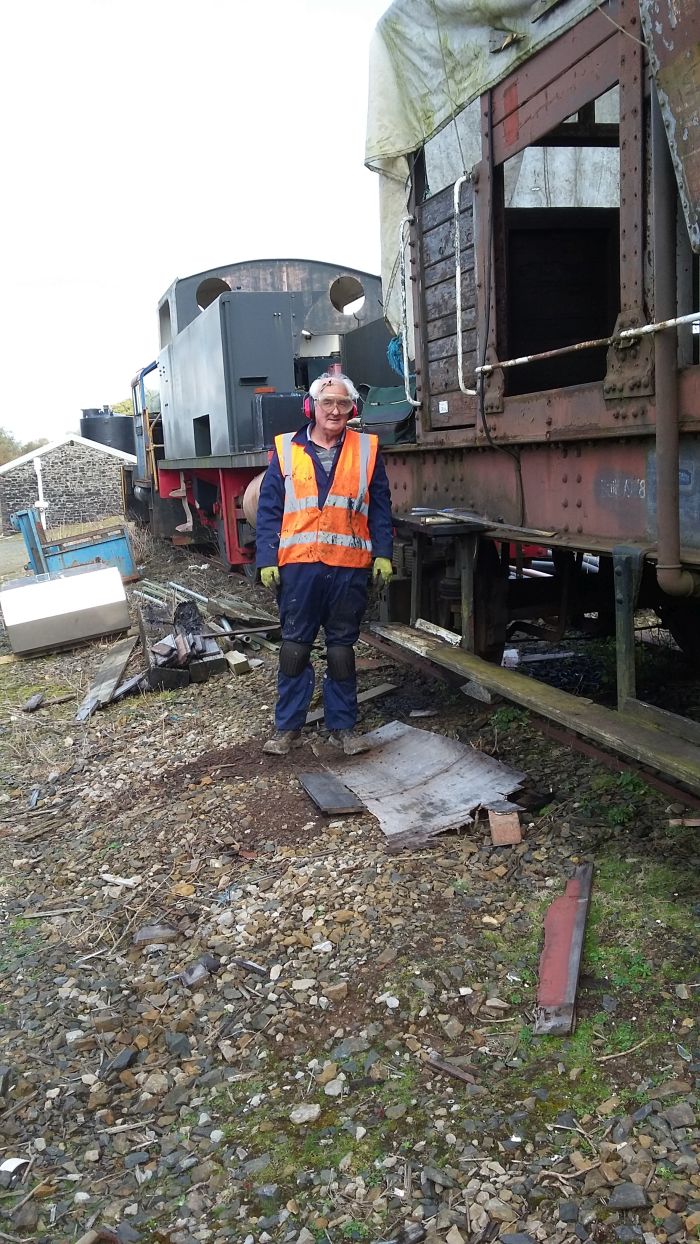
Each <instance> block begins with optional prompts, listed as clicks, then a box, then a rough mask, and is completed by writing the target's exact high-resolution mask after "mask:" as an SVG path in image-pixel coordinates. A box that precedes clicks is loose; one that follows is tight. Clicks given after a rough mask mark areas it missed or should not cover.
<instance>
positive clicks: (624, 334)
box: [474, 311, 700, 376]
mask: <svg viewBox="0 0 700 1244" xmlns="http://www.w3.org/2000/svg"><path fill="white" fill-rule="evenodd" d="M698 321H700V311H690V312H689V313H688V315H678V316H676V318H675V319H672V320H659V322H658V323H657V324H642V325H640V327H639V328H622V329H621V330H620V332H619V333H615V334H614V335H613V336H612V337H595V338H593V340H591V341H577V342H575V343H574V344H573V345H570V346H558V347H557V349H556V350H542V351H541V353H540V354H523V355H521V357H520V358H516V359H502V360H499V361H498V362H497V363H484V365H483V366H482V367H475V368H474V371H475V372H476V374H477V376H482V375H484V376H485V375H490V373H491V372H493V371H498V370H499V368H500V369H503V368H506V367H522V366H524V364H525V363H537V362H539V361H540V359H554V358H558V357H559V355H561V354H573V353H575V352H576V351H577V350H593V349H595V347H596V346H616V345H621V344H624V343H625V342H629V341H635V340H636V338H637V337H648V336H649V335H650V334H652V333H662V332H665V331H666V329H670V328H678V327H679V326H680V325H681V324H696V323H698Z"/></svg>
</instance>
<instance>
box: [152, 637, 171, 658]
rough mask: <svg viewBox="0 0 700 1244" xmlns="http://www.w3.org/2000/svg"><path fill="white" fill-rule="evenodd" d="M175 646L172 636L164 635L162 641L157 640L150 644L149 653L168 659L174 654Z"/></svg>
mask: <svg viewBox="0 0 700 1244" xmlns="http://www.w3.org/2000/svg"><path fill="white" fill-rule="evenodd" d="M176 647H177V644H176V642H175V636H174V635H166V636H165V638H164V639H159V640H158V642H157V643H155V644H151V652H155V654H156V656H158V657H170V656H172V654H173V653H174V652H175V650H176Z"/></svg>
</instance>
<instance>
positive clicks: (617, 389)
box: [603, 311, 654, 402]
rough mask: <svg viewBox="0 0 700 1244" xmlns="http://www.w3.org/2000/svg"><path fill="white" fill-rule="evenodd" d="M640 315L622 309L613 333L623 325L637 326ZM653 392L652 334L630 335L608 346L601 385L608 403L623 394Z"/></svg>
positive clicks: (633, 394) (616, 332) (639, 394)
mask: <svg viewBox="0 0 700 1244" xmlns="http://www.w3.org/2000/svg"><path fill="white" fill-rule="evenodd" d="M640 327H641V325H640V323H639V317H638V316H637V315H635V314H634V313H633V312H630V311H621V312H620V314H619V315H618V317H617V321H616V323H615V328H614V331H613V336H616V335H617V334H618V333H620V332H622V330H623V329H625V328H640ZM653 392H654V341H653V337H652V336H647V337H636V338H635V337H631V338H629V339H628V340H626V341H624V342H619V343H616V344H615V345H612V346H610V347H609V348H608V365H607V371H606V374H605V382H604V384H603V393H604V394H605V400H606V401H607V402H618V401H619V400H620V399H621V398H625V397H632V398H636V397H648V396H649V395H651V394H653Z"/></svg>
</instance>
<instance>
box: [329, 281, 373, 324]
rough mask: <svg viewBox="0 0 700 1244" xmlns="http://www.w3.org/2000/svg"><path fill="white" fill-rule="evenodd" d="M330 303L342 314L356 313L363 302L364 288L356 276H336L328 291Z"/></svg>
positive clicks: (360, 308)
mask: <svg viewBox="0 0 700 1244" xmlns="http://www.w3.org/2000/svg"><path fill="white" fill-rule="evenodd" d="M328 297H329V298H330V300H331V305H332V306H333V307H335V309H336V311H340V312H341V314H342V315H357V313H358V311H361V310H362V307H363V306H364V302H365V289H364V286H363V284H362V281H358V279H357V277H356V276H351V275H350V274H349V273H345V274H344V275H343V276H337V277H336V278H335V280H334V281H333V282H332V284H331V287H330V289H329V291H328Z"/></svg>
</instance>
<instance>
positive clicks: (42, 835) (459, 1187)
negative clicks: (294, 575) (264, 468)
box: [0, 542, 700, 1244]
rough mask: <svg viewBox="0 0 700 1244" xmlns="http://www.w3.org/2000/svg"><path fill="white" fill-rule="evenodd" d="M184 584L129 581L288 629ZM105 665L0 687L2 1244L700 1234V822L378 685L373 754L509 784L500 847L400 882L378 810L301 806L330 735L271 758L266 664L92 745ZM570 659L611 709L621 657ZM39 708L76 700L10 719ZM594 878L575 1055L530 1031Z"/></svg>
mask: <svg viewBox="0 0 700 1244" xmlns="http://www.w3.org/2000/svg"><path fill="white" fill-rule="evenodd" d="M1 544H2V542H0V545H1ZM203 564H204V563H202V562H197V563H194V562H193V560H192V558H191V555H189V556H186V555H184V554H177V553H173V552H171V551H169V550H167V551H166V550H163V549H156V550H154V553H153V557H152V560H151V562H150V563H149V565H148V566H147V573H148V576H149V577H150V578H152V579H159V580H161V581H163V582H165V581H166V580H167V579H168V578H175V579H177V580H178V581H179V582H186V583H188V584H189V585H190V586H191V587H193V588H194V589H195V590H197V591H201V592H204V593H205V594H206V593H207V592H210V593H214V592H215V591H217V590H218V591H222V590H224V588H225V589H226V590H228V591H229V592H231V591H235V592H236V594H239V595H244V596H246V598H247V599H248V600H249V601H257V602H258V604H259V605H260V606H261V607H263V608H265V609H267V610H269V609H270V608H271V600H270V598H269V596H268V595H267V594H266V593H265V592H264V591H263V590H262V589H261V588H255V587H252V586H251V585H250V584H247V583H245V582H244V581H243V580H241V579H232V578H231V577H230V576H229V577H227V576H225V575H224V574H223V572H221V571H219V570H217V569H216V567H214V566H210V567H209V568H207V569H203V568H201V567H202V566H203ZM137 590H138V587H137ZM134 603H136V602H135V600H134ZM108 646H109V645H108V643H107V642H104V643H100V644H92V645H87V646H85V647H83V648H81V649H77V650H75V651H73V652H68V653H56V654H51V655H47V656H43V657H40V658H35V659H31V660H24V661H14V662H12V661H11V662H8V663H6V664H4V665H3V666H2V667H0V675H1V678H2V686H1V689H0V745H1V748H2V752H1V754H0V915H1V918H2V929H3V937H2V949H1V950H0V973H1V974H0V982H1V984H0V991H1V992H0V1240H3V1239H32V1240H37V1241H42V1242H45V1244H49V1242H50V1244H64V1242H65V1244H67V1242H68V1241H76V1240H83V1239H84V1241H85V1244H87V1241H88V1240H89V1241H90V1244H98V1241H101V1240H102V1241H104V1240H107V1241H115V1240H120V1241H124V1242H128V1241H159V1242H160V1244H191V1242H192V1241H198V1240H209V1241H212V1244H221V1242H223V1241H235V1242H236V1244H267V1242H268V1241H272V1242H274V1244H277V1242H278V1241H288V1242H289V1244H292V1242H294V1244H313V1242H315V1241H326V1242H327V1244H342V1242H344V1241H348V1240H369V1241H374V1242H377V1241H385V1240H386V1241H388V1240H403V1241H405V1242H406V1244H409V1242H410V1244H413V1242H414V1241H415V1242H416V1244H417V1242H418V1241H419V1240H421V1239H426V1240H428V1241H438V1240H439V1241H446V1244H460V1242H461V1244H467V1242H473V1244H483V1242H484V1241H488V1240H494V1239H501V1240H503V1241H504V1242H505V1244H527V1242H528V1241H536V1240H538V1241H550V1240H552V1241H565V1240H575V1239H580V1240H589V1239H590V1240H596V1241H615V1240H621V1241H624V1240H640V1241H646V1244H653V1242H654V1241H659V1242H660V1244H665V1241H669V1240H670V1241H682V1240H686V1239H692V1238H695V1237H696V1235H697V1233H698V1227H699V1226H700V1168H699V1166H698V1140H699V1137H700V1132H699V1130H698V1097H697V1093H698V1074H699V1072H700V1058H699V1049H698V1047H699V1042H698V1013H697V1001H698V990H699V989H700V956H699V955H698V916H699V915H700V894H699V892H698V885H697V878H698V869H697V866H698V839H697V832H698V831H697V829H696V828H694V827H692V826H687V825H675V824H672V823H671V822H672V821H677V820H679V819H682V818H683V816H684V814H686V813H687V811H688V810H687V809H684V808H683V806H682V805H680V804H678V805H669V803H668V800H667V799H666V798H664V797H663V796H661V795H659V794H657V793H656V792H655V791H653V790H651V789H650V788H649V787H647V786H646V785H645V784H644V783H643V782H642V781H641V779H640V778H639V777H637V776H635V775H633V774H630V773H628V772H625V771H624V770H622V769H618V770H617V771H615V770H614V769H613V770H611V769H608V768H603V767H602V766H600V765H598V764H597V763H595V762H593V761H591V760H589V759H586V758H584V757H582V756H580V755H577V754H576V753H573V752H570V751H568V750H567V749H565V748H563V747H561V746H559V745H557V744H554V743H552V742H551V741H550V740H549V739H547V738H546V737H545V736H544V735H542V734H541V733H540V732H539V731H538V730H537V728H536V726H535V725H534V724H533V722H532V721H531V720H530V719H529V717H528V715H527V714H526V713H524V712H522V711H520V710H517V709H514V708H512V707H511V706H509V705H505V704H500V705H498V706H496V707H494V708H487V707H485V706H484V705H479V704H476V703H475V702H473V701H469V700H467V699H466V697H465V696H464V695H462V694H461V693H460V692H459V691H458V690H456V689H454V690H453V689H451V688H449V687H447V686H445V684H443V683H440V682H437V681H433V680H432V679H430V678H428V677H422V676H421V675H420V674H418V673H417V672H416V670H415V669H413V668H411V667H409V666H405V665H401V664H396V665H394V664H392V663H391V662H388V661H384V660H383V659H381V660H380V661H379V662H377V661H376V660H373V661H369V662H368V664H370V665H371V668H369V669H365V670H363V671H362V672H361V673H360V675H359V683H360V688H361V689H364V688H367V687H370V686H372V685H375V684H377V683H380V682H388V681H390V682H392V683H395V684H396V688H397V690H396V691H395V692H394V693H392V694H391V695H387V696H384V697H382V698H379V699H377V700H375V701H372V702H370V703H368V704H367V705H366V706H365V707H364V708H363V709H362V713H361V728H362V729H364V730H369V729H373V728H376V727H378V726H380V725H382V724H384V723H385V722H388V721H394V720H399V721H408V722H410V724H412V725H415V726H418V727H420V728H421V729H424V730H430V731H433V732H436V733H439V734H444V735H447V736H449V737H451V738H456V739H459V740H460V741H462V742H464V743H469V744H471V745H472V746H474V747H476V748H478V749H480V750H481V751H483V752H487V753H489V754H490V755H493V756H495V757H497V758H498V759H500V760H502V761H503V762H504V763H506V764H508V765H512V766H513V767H515V768H517V769H520V770H522V771H524V772H525V773H526V774H527V782H526V785H525V796H526V797H525V799H524V800H523V802H525V803H526V804H527V810H526V811H525V812H524V813H523V814H522V821H523V835H524V836H523V841H522V843H520V844H519V845H518V846H515V847H502V848H494V847H493V845H492V843H491V839H490V835H489V832H488V826H487V823H486V822H485V821H483V820H479V821H477V823H476V824H474V825H467V826H464V827H462V828H460V829H456V830H455V831H452V832H450V833H445V834H442V835H440V836H438V837H436V838H434V839H432V840H431V842H430V844H429V845H428V846H426V847H424V848H420V849H411V850H409V851H403V852H399V853H398V854H394V855H392V854H389V853H388V852H387V850H386V842H385V839H384V837H383V835H382V833H381V830H380V829H379V826H378V824H377V822H376V820H375V819H374V818H373V817H372V816H370V815H369V814H367V813H362V814H360V815H358V816H353V817H345V818H341V817H330V818H329V817H324V816H323V815H322V814H321V813H319V811H318V810H317V809H316V808H315V806H314V805H313V804H312V803H311V802H310V800H309V799H308V797H307V796H306V794H305V793H304V791H303V790H302V788H301V786H300V784H299V781H298V773H299V772H300V771H303V770H308V769H312V768H317V767H319V765H320V763H321V762H320V760H319V757H318V755H317V753H318V751H319V742H318V741H319V740H321V736H320V734H319V732H318V730H317V729H314V730H311V729H309V730H307V731H306V732H305V737H304V740H303V741H302V744H301V745H300V746H299V747H298V748H297V749H295V750H294V751H293V752H292V753H291V754H290V756H288V757H286V758H266V757H264V756H263V754H262V751H261V746H262V742H263V740H264V738H265V737H266V736H267V733H268V731H269V730H270V728H271V721H272V712H273V707H274V698H275V678H276V656H275V653H274V652H272V651H269V650H267V649H264V648H263V649H262V650H261V651H259V652H258V653H256V655H258V656H259V657H261V658H262V660H263V665H262V666H261V667H260V668H258V669H256V670H255V671H254V672H252V673H250V674H248V675H245V676H241V677H235V676H233V675H232V674H223V675H221V676H219V677H217V678H215V679H211V680H210V681H209V682H208V683H206V684H202V685H191V686H189V687H187V688H185V689H183V690H181V691H177V692H161V693H152V694H150V695H147V696H137V697H134V698H131V699H127V700H125V701H124V702H122V703H121V704H114V705H111V706H109V707H108V708H106V709H105V710H104V711H103V712H100V713H98V714H96V715H95V716H94V717H93V718H91V719H90V720H89V721H88V722H86V723H84V724H80V723H78V722H76V721H75V709H76V706H77V704H78V703H79V702H80V700H81V698H82V696H83V695H84V693H85V691H86V689H87V686H88V684H89V681H90V678H91V676H92V674H93V673H94V671H95V669H96V667H97V665H98V664H99V661H100V660H101V659H102V657H103V656H104V651H105V649H106V648H107V647H108ZM3 650H4V651H7V646H6V645H5V647H4V649H3ZM358 653H359V654H360V655H361V656H362V657H363V658H371V657H374V658H376V657H377V654H376V652H374V653H372V651H371V650H370V649H368V648H366V647H365V646H364V645H360V647H359V649H358ZM663 660H664V670H663V678H664V680H665V681H666V684H667V685H668V686H670V685H671V683H672V682H673V680H674V679H675V680H677V682H678V685H679V687H681V688H686V689H687V686H688V675H687V671H685V670H684V668H683V666H682V658H681V657H680V654H677V653H666V654H665V655H664V658H663ZM139 661H140V657H139V654H138V651H137V652H136V653H135V654H134V657H133V659H132V662H133V670H134V672H136V671H137V670H138V668H139ZM315 661H316V662H317V667H318V672H319V674H320V673H321V671H322V669H323V660H322V654H321V650H320V649H319V651H318V653H317V655H316V657H315ZM573 661H574V662H578V666H575V665H574V666H571V667H569V666H567V668H566V670H564V671H562V672H560V673H558V674H556V675H554V674H553V676H556V677H558V678H562V677H564V678H569V679H570V680H573V679H574V674H575V670H576V669H577V668H578V671H579V673H578V674H576V677H578V681H579V684H580V685H585V687H586V690H587V692H588V693H590V687H591V686H592V685H593V684H596V683H597V685H599V686H600V687H602V688H603V694H604V692H605V676H606V670H607V669H608V667H609V661H610V654H609V652H608V653H606V652H605V651H604V650H603V648H602V647H601V648H599V649H596V651H595V653H594V654H593V655H592V656H591V655H589V656H586V657H582V656H581V654H580V653H578V652H577V655H576V656H575V657H574V658H573ZM361 664H362V663H361ZM560 664H561V663H560ZM592 670H593V672H591V671H592ZM596 670H597V671H598V673H596V672H595V671H596ZM581 671H583V673H581ZM540 673H542V674H543V676H546V674H547V671H546V670H543V669H542V667H541V666H538V676H539V674H540ZM37 691H43V692H44V693H45V694H46V695H47V697H48V698H56V697H59V696H61V695H66V694H71V695H72V696H73V700H72V701H71V702H69V703H66V704H62V705H57V706H55V707H48V708H45V709H40V710H39V711H37V712H36V713H33V714H26V713H23V712H22V708H21V706H22V704H23V703H24V702H25V701H26V700H27V698H28V697H29V696H30V695H31V694H34V693H36V692H37ZM415 710H430V711H432V712H433V713H434V715H432V716H429V717H425V718H420V719H412V718H411V717H410V713H411V712H412V711H415ZM312 744H313V745H312ZM320 746H321V748H322V747H323V743H322V741H321V743H320ZM587 861H590V862H591V863H592V864H593V865H594V883H593V893H592V900H591V907H590V911H589V916H588V921H587V928H586V937H585V944H584V952H583V960H582V974H581V979H580V983H579V991H578V1023H577V1027H576V1030H575V1032H574V1033H573V1034H572V1035H571V1036H569V1037H560V1038H548V1037H536V1036H535V1035H534V1033H533V1021H534V1004H535V997H536V987H537V975H538V961H539V955H540V951H541V948H542V937H543V932H542V931H543V921H544V916H545V913H546V911H547V909H548V907H549V905H550V904H551V902H552V900H553V899H554V898H556V897H557V896H558V895H559V894H561V893H562V892H563V890H564V887H565V885H566V881H567V879H568V878H569V877H570V876H571V875H572V874H573V872H574V870H575V869H576V867H577V866H578V865H579V864H581V863H583V862H587ZM436 1060H437V1061H436ZM445 1064H447V1067H445ZM8 1163H9V1166H8ZM90 1232H94V1233H96V1234H95V1235H91V1234H90ZM402 1232H403V1235H402V1234H401V1233H402Z"/></svg>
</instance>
